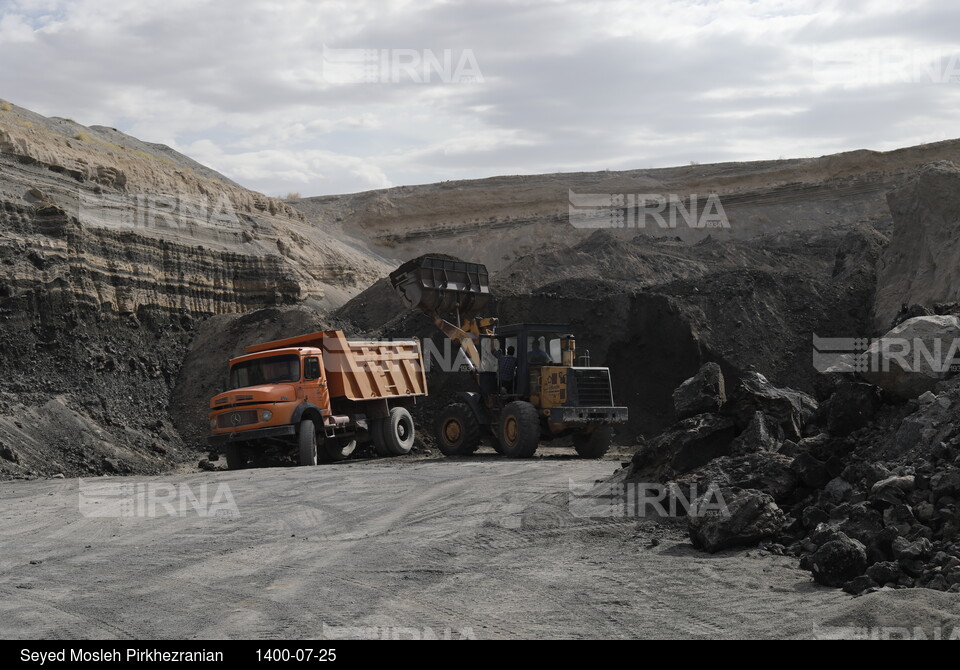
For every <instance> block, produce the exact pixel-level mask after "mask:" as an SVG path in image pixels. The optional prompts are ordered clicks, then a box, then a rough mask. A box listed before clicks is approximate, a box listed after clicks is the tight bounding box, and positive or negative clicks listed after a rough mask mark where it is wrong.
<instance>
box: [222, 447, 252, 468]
mask: <svg viewBox="0 0 960 670" xmlns="http://www.w3.org/2000/svg"><path fill="white" fill-rule="evenodd" d="M223 455H224V457H225V458H226V459H227V470H242V469H243V468H244V467H245V466H246V465H247V461H246V459H245V458H244V457H243V450H242V449H240V445H239V444H228V445H227V446H226V447H225V448H224V450H223Z"/></svg>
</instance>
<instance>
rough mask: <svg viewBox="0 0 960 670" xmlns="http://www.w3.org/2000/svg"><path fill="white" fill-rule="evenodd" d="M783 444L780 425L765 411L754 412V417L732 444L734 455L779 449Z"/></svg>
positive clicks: (731, 448) (731, 450)
mask: <svg viewBox="0 0 960 670" xmlns="http://www.w3.org/2000/svg"><path fill="white" fill-rule="evenodd" d="M781 444H783V430H782V429H781V428H780V425H779V424H778V423H777V422H776V421H774V420H773V419H770V418H769V417H768V416H767V415H766V414H764V413H763V412H754V414H753V419H751V420H750V423H749V424H748V425H747V427H746V429H745V430H744V431H743V432H742V433H740V434H739V435H738V436H737V437H736V439H735V440H734V441H733V443H732V444H731V445H730V453H731V454H732V455H734V456H743V455H745V454H756V453H759V452H761V451H779V450H780V445H781Z"/></svg>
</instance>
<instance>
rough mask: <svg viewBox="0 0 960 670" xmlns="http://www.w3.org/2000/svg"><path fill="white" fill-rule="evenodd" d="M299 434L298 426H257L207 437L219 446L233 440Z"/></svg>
mask: <svg viewBox="0 0 960 670" xmlns="http://www.w3.org/2000/svg"><path fill="white" fill-rule="evenodd" d="M296 434H297V427H296V426H292V425H287V426H270V427H269V428H256V429H254V430H235V431H233V432H232V433H220V434H218V435H211V436H210V437H208V438H207V443H208V444H209V445H210V446H213V447H219V446H221V445H224V444H230V443H232V442H249V441H250V440H262V439H264V438H267V437H289V436H291V435H296Z"/></svg>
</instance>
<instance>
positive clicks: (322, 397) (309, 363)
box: [303, 356, 330, 409]
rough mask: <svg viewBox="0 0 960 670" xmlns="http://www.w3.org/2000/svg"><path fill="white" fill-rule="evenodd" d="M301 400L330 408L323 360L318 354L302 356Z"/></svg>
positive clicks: (323, 407)
mask: <svg viewBox="0 0 960 670" xmlns="http://www.w3.org/2000/svg"><path fill="white" fill-rule="evenodd" d="M303 400H304V402H309V403H312V404H314V405H316V406H317V407H319V408H320V409H330V391H329V390H328V389H327V376H326V375H325V374H324V370H323V361H322V360H320V357H319V356H304V358H303Z"/></svg>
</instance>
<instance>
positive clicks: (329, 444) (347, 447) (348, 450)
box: [323, 438, 357, 461]
mask: <svg viewBox="0 0 960 670" xmlns="http://www.w3.org/2000/svg"><path fill="white" fill-rule="evenodd" d="M356 448H357V441H356V440H352V439H348V438H343V439H337V438H332V439H327V440H324V441H323V449H324V451H325V452H326V454H327V458H329V459H330V460H331V461H342V460H344V459H345V458H349V457H350V454H352V453H353V450H354V449H356Z"/></svg>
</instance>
